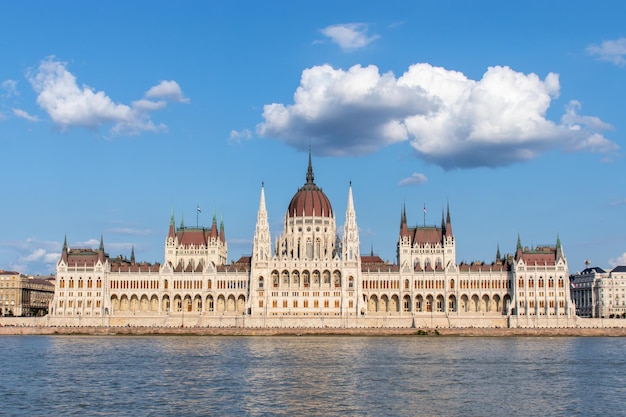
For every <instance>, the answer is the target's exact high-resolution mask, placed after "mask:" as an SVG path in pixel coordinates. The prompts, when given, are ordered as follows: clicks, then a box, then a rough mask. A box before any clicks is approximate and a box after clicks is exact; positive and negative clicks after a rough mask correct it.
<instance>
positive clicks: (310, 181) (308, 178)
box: [306, 145, 315, 184]
mask: <svg viewBox="0 0 626 417" xmlns="http://www.w3.org/2000/svg"><path fill="white" fill-rule="evenodd" d="M314 179H315V177H314V175H313V164H312V163H311V145H309V167H308V168H307V170H306V183H307V184H315V181H314Z"/></svg>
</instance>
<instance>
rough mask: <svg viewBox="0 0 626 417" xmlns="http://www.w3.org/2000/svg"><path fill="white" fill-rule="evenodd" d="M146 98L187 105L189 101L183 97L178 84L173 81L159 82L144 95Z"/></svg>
mask: <svg viewBox="0 0 626 417" xmlns="http://www.w3.org/2000/svg"><path fill="white" fill-rule="evenodd" d="M146 97H148V98H163V99H166V100H169V101H175V102H179V103H189V99H188V98H187V97H185V96H184V95H183V91H182V90H181V89H180V86H179V85H178V83H177V82H176V81H174V80H170V81H161V82H160V83H159V84H157V85H155V86H154V87H152V88H150V89H149V90H148V92H147V93H146Z"/></svg>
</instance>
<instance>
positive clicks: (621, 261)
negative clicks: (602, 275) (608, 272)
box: [609, 252, 626, 268]
mask: <svg viewBox="0 0 626 417" xmlns="http://www.w3.org/2000/svg"><path fill="white" fill-rule="evenodd" d="M609 265H611V268H615V267H616V266H618V265H626V252H624V253H622V254H621V255H620V256H618V257H617V258H613V259H610V260H609Z"/></svg>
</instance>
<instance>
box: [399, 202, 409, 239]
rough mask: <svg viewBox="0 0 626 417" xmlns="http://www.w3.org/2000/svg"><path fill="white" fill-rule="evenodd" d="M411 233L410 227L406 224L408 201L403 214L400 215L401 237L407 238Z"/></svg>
mask: <svg viewBox="0 0 626 417" xmlns="http://www.w3.org/2000/svg"><path fill="white" fill-rule="evenodd" d="M408 233H409V227H408V226H407V224H406V201H405V202H404V204H403V205H402V213H401V214H400V236H406V235H407V234H408Z"/></svg>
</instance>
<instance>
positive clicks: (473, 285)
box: [51, 154, 574, 327]
mask: <svg viewBox="0 0 626 417" xmlns="http://www.w3.org/2000/svg"><path fill="white" fill-rule="evenodd" d="M398 232H399V234H398V243H397V247H396V250H397V259H396V262H395V263H393V264H392V263H388V262H385V261H383V260H382V259H381V258H380V257H378V256H375V255H374V254H373V253H371V254H369V255H362V254H361V253H360V241H359V228H358V226H357V218H356V208H355V204H354V201H353V195H352V185H351V184H350V187H349V188H348V192H347V208H346V212H345V222H344V226H343V232H342V233H340V232H339V231H338V230H337V224H336V213H335V211H334V210H333V207H332V205H331V203H330V201H329V199H328V197H327V196H326V194H325V193H324V192H323V191H322V189H321V188H320V187H318V186H317V185H316V184H315V181H314V175H313V167H312V163H311V155H310V154H309V161H308V168H307V171H306V181H305V183H304V185H303V186H302V187H300V188H299V189H298V190H297V192H296V193H295V194H294V196H293V198H292V199H291V201H290V202H289V205H288V207H287V211H286V212H285V214H284V220H283V231H282V234H280V235H279V236H277V237H276V238H275V240H274V242H272V238H271V236H270V228H269V216H268V212H267V210H266V206H265V188H264V186H261V190H260V199H259V209H258V213H257V222H256V229H255V232H254V238H253V244H252V254H251V256H244V257H242V258H240V259H239V260H238V261H236V262H231V263H230V264H229V263H227V259H228V252H227V249H228V246H227V241H226V237H225V232H224V224H223V222H220V224H219V226H218V222H217V219H216V218H215V216H214V217H213V223H212V225H211V227H187V226H185V224H184V222H183V221H182V220H181V222H180V226H179V227H176V226H175V219H174V215H173V214H172V216H171V219H170V224H169V231H168V233H167V236H166V237H165V242H164V243H165V244H164V263H163V264H162V265H161V264H158V263H157V264H148V263H139V262H136V261H135V255H134V250H133V253H132V254H131V257H130V259H128V258H125V257H121V256H120V257H117V258H112V257H109V255H108V254H106V253H105V251H104V243H103V239H101V241H100V247H99V248H98V249H97V250H94V249H89V248H86V249H85V248H83V249H78V248H70V247H69V246H68V245H67V240H66V241H65V243H64V245H63V250H62V254H61V259H60V260H59V262H58V263H57V270H56V273H57V282H56V292H55V299H54V302H53V309H52V312H51V317H52V318H57V319H61V321H59V320H57V321H56V322H58V323H67V324H70V323H72V324H73V323H75V321H71V320H65V321H63V319H76V318H80V319H81V320H79V321H78V322H80V323H83V324H85V323H87V322H89V320H85V319H88V318H90V319H97V320H95V321H94V320H91V321H92V322H93V323H99V322H102V323H105V322H106V321H105V320H104V318H105V317H106V318H107V319H108V320H109V323H119V324H120V325H123V324H124V323H128V324H131V325H132V324H138V325H141V324H144V325H151V324H153V323H157V324H158V323H160V324H163V323H170V324H171V323H173V322H175V320H174V319H176V320H178V323H179V325H181V326H182V325H185V326H186V325H194V326H213V325H220V326H221V325H223V323H226V322H228V323H230V324H228V325H245V326H250V327H273V326H294V327H328V326H342V327H368V326H375V327H382V326H386V325H389V323H390V322H393V323H397V326H411V325H420V324H419V323H426V322H427V323H428V324H429V325H433V324H436V323H438V324H441V325H446V326H448V325H451V323H452V322H453V321H455V322H456V323H459V324H458V325H463V326H471V325H472V323H475V322H476V320H483V323H487V322H488V320H492V321H491V322H490V323H496V324H494V325H498V326H500V325H503V324H502V323H504V322H505V321H506V320H507V318H508V317H511V316H515V317H525V318H527V319H526V320H523V321H520V320H517V321H516V322H517V323H522V322H523V323H527V322H528V323H533V322H538V321H539V320H544V322H545V320H552V319H554V320H555V321H557V322H558V320H559V317H561V318H568V317H573V316H574V308H573V304H572V302H571V299H570V294H569V289H570V288H569V285H568V283H567V279H568V270H567V260H566V258H565V255H564V252H563V248H562V246H561V242H560V239H559V238H558V236H557V239H556V245H541V246H538V247H535V248H530V249H529V248H527V247H523V246H522V244H521V240H520V238H519V236H518V240H517V248H516V252H515V253H514V254H509V255H506V256H501V255H500V252H499V250H498V251H497V254H496V259H495V261H494V262H492V263H485V262H473V263H463V262H462V263H457V260H456V238H455V236H454V234H453V232H452V221H451V216H450V209H449V208H447V210H446V212H445V213H444V212H442V216H441V225H440V226H437V225H433V226H426V225H424V226H409V224H408V221H407V213H406V209H403V211H402V213H401V216H400V222H399V231H398ZM237 320H238V321H237ZM485 320H487V321H485ZM564 322H566V320H561V323H564ZM242 323H243V324H242ZM416 323H417V324H416ZM438 324H437V325H438ZM168 325H169V324H168Z"/></svg>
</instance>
